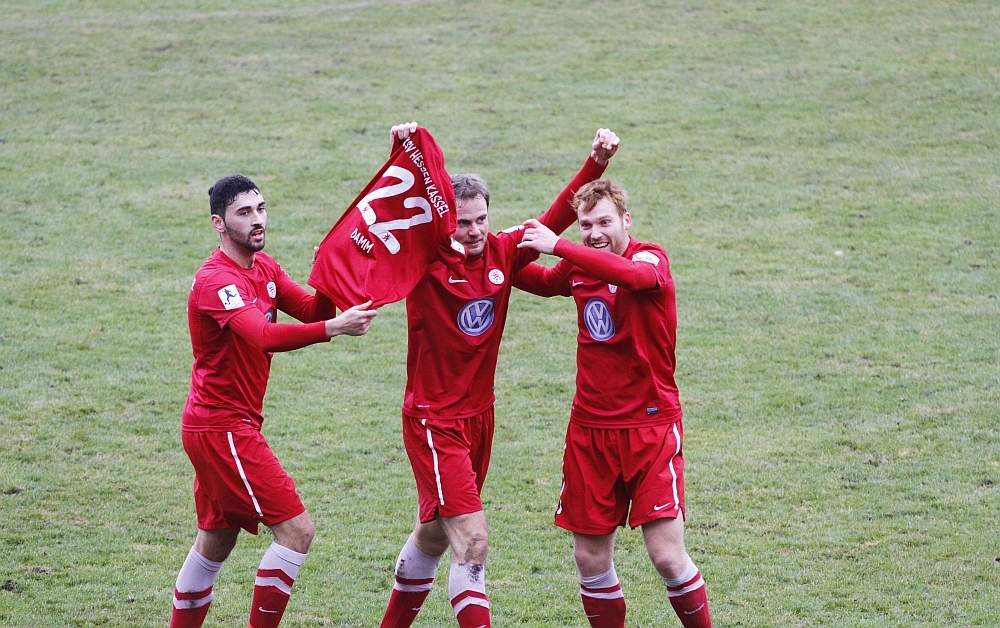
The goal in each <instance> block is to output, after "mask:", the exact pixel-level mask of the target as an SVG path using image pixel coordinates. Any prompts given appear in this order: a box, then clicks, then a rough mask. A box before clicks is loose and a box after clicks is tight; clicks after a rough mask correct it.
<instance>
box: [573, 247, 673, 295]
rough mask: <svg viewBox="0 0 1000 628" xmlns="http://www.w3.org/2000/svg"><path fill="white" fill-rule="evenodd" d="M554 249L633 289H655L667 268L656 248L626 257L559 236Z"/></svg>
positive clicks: (591, 272) (592, 272)
mask: <svg viewBox="0 0 1000 628" xmlns="http://www.w3.org/2000/svg"><path fill="white" fill-rule="evenodd" d="M554 253H555V254H556V255H558V256H559V257H561V258H563V259H564V260H566V261H567V262H572V263H573V264H574V265H576V266H578V267H579V268H580V269H581V270H583V271H584V272H585V273H587V274H588V275H591V276H593V277H596V278H597V279H600V280H601V281H606V282H608V283H611V284H615V285H617V286H621V287H622V288H625V289H627V290H632V291H646V290H658V289H659V288H660V286H663V285H665V284H666V283H667V282H666V279H667V277H668V275H669V272H670V270H669V265H668V263H667V256H666V255H665V254H663V253H662V251H657V250H655V249H649V250H642V251H638V252H636V253H634V254H633V255H632V256H631V259H629V258H627V257H622V256H620V255H615V254H614V253H611V252H610V251H600V250H598V249H592V248H589V247H586V246H583V245H582V244H577V243H575V242H570V241H569V240H562V239H560V240H559V241H558V242H556V247H555V251H554Z"/></svg>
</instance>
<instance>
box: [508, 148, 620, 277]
mask: <svg viewBox="0 0 1000 628" xmlns="http://www.w3.org/2000/svg"><path fill="white" fill-rule="evenodd" d="M607 167H608V166H607V164H605V165H603V166H602V165H600V164H598V163H597V162H596V161H594V158H593V157H590V156H588V157H587V161H585V162H584V164H583V167H582V168H580V171H579V172H577V173H576V176H575V177H573V180H572V181H570V182H569V184H568V185H567V186H566V187H565V188H563V191H562V192H560V193H559V196H557V197H556V200H555V201H553V203H552V205H551V206H550V207H549V209H548V210H547V211H546V212H545V213H544V214H542V215H541V216H539V217H538V222H540V223H542V224H543V225H545V226H546V227H548V228H549V229H551V230H552V231H554V232H555V233H556V235H559V234H561V233H562V232H563V231H566V229H568V228H569V227H570V225H572V224H573V223H574V222H576V211H575V210H574V209H573V197H574V196H575V195H576V192H577V190H579V189H580V188H582V187H583V186H584V185H586V184H588V183H590V182H591V181H596V180H597V179H600V178H601V175H603V174H604V171H605V170H606V169H607ZM504 233H509V234H510V236H511V239H512V240H513V241H514V245H515V246H516V245H517V244H520V242H521V238H523V237H524V229H523V228H520V227H516V228H514V229H509V230H507V231H505V232H504ZM536 259H538V251H535V250H534V249H532V248H529V247H526V248H523V249H518V250H517V253H516V258H515V260H514V270H515V271H516V270H518V269H520V268H522V267H524V266H525V265H527V264H530V263H531V262H533V261H535V260H536Z"/></svg>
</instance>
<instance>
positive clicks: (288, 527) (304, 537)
mask: <svg viewBox="0 0 1000 628" xmlns="http://www.w3.org/2000/svg"><path fill="white" fill-rule="evenodd" d="M271 531H272V532H273V533H274V542H275V543H277V544H278V545H280V546H282V547H287V548H288V549H290V550H292V551H293V552H298V553H300V554H305V553H306V552H308V551H309V545H310V544H312V541H313V538H315V536H316V526H315V525H313V522H312V518H311V517H309V513H308V512H304V513H302V514H301V515H298V516H296V517H292V518H291V519H288V520H287V521H282V522H281V523H276V524H274V525H273V526H271Z"/></svg>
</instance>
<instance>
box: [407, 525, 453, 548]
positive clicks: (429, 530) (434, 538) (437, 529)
mask: <svg viewBox="0 0 1000 628" xmlns="http://www.w3.org/2000/svg"><path fill="white" fill-rule="evenodd" d="M413 542H414V543H415V544H416V546H417V549H419V550H420V551H421V552H423V553H424V554H427V555H428V556H440V555H441V554H444V551H445V550H446V549H448V536H447V535H446V534H445V533H444V528H442V527H441V524H440V523H439V522H437V521H431V522H429V523H420V522H417V525H416V527H414V528H413Z"/></svg>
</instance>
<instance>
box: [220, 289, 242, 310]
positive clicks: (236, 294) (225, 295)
mask: <svg viewBox="0 0 1000 628" xmlns="http://www.w3.org/2000/svg"><path fill="white" fill-rule="evenodd" d="M219 300H220V301H222V307H224V308H226V309H227V310H235V309H236V308H239V307H243V306H244V305H245V304H244V303H243V297H241V296H240V291H239V290H237V289H236V284H234V283H231V284H229V285H228V286H226V287H225V288H223V289H222V290H219Z"/></svg>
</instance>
